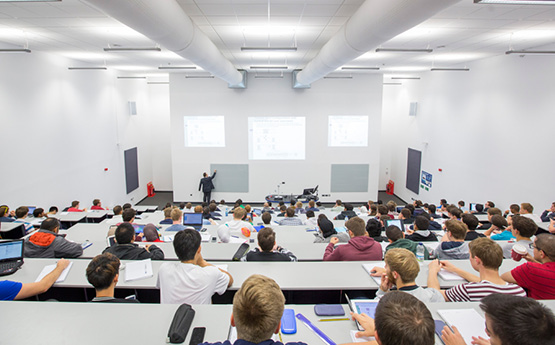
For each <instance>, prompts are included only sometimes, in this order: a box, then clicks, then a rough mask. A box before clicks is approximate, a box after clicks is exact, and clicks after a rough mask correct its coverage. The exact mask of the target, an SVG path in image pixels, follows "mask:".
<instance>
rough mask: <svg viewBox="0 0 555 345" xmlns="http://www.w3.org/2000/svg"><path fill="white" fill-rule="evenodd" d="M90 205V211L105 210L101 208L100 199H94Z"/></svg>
mask: <svg viewBox="0 0 555 345" xmlns="http://www.w3.org/2000/svg"><path fill="white" fill-rule="evenodd" d="M92 203H93V205H92V206H91V210H105V208H104V207H102V203H101V202H100V199H94V200H93V202H92ZM106 210H109V208H106Z"/></svg>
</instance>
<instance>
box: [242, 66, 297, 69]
mask: <svg viewBox="0 0 555 345" xmlns="http://www.w3.org/2000/svg"><path fill="white" fill-rule="evenodd" d="M287 68H288V67H287V66H251V69H287Z"/></svg>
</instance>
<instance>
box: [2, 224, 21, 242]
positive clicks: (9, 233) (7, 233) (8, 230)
mask: <svg viewBox="0 0 555 345" xmlns="http://www.w3.org/2000/svg"><path fill="white" fill-rule="evenodd" d="M23 236H25V225H24V224H23V223H14V222H0V239H17V238H22V237H23Z"/></svg>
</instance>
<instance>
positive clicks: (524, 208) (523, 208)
mask: <svg viewBox="0 0 555 345" xmlns="http://www.w3.org/2000/svg"><path fill="white" fill-rule="evenodd" d="M520 215H521V216H523V217H527V218H530V219H532V220H533V221H534V222H536V223H541V222H542V219H541V218H540V216H538V215H537V214H534V206H532V204H530V203H529V202H523V203H522V204H520Z"/></svg>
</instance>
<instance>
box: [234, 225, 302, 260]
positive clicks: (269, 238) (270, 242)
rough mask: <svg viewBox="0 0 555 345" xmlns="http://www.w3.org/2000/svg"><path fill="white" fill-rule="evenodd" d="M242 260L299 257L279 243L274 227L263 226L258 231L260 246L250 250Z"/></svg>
mask: <svg viewBox="0 0 555 345" xmlns="http://www.w3.org/2000/svg"><path fill="white" fill-rule="evenodd" d="M241 261H297V257H296V256H295V255H293V253H291V252H290V251H288V250H287V249H285V248H283V247H281V246H278V245H277V242H276V233H275V232H274V230H273V229H272V228H262V229H260V231H259V232H258V248H255V249H253V250H251V251H250V252H248V253H247V255H245V256H243V257H242V258H241Z"/></svg>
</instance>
